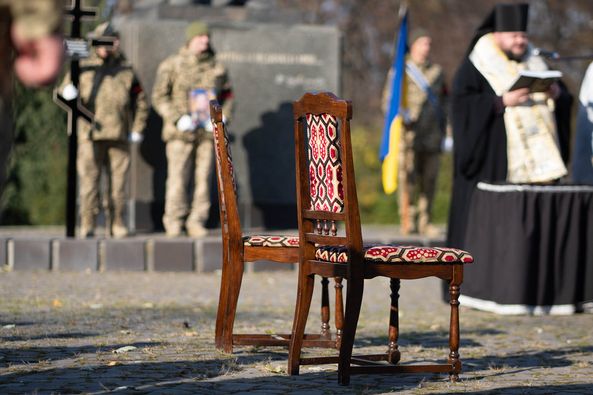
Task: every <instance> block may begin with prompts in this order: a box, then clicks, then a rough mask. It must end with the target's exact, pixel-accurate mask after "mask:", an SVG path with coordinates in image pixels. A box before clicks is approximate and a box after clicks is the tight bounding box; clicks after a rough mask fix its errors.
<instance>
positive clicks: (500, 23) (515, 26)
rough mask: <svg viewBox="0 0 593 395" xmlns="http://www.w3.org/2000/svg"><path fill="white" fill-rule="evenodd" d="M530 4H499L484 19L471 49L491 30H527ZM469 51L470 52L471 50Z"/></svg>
mask: <svg viewBox="0 0 593 395" xmlns="http://www.w3.org/2000/svg"><path fill="white" fill-rule="evenodd" d="M528 13H529V4H526V3H516V4H497V5H495V6H494V8H493V9H492V11H491V12H490V14H488V16H487V17H486V19H484V21H483V22H482V24H481V25H480V27H479V28H478V30H476V34H475V35H474V38H473V39H472V42H471V44H470V46H469V51H471V49H472V48H473V47H474V45H475V44H476V42H477V41H478V40H479V39H480V37H482V36H483V35H485V34H487V33H491V32H526V31H527V17H528ZM469 51H468V52H469Z"/></svg>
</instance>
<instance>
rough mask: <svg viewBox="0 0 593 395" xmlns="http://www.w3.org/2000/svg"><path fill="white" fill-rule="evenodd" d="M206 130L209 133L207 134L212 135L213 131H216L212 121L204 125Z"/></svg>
mask: <svg viewBox="0 0 593 395" xmlns="http://www.w3.org/2000/svg"><path fill="white" fill-rule="evenodd" d="M204 130H205V131H207V132H210V133H212V131H213V130H214V126H213V125H212V122H211V121H206V122H205V123H204Z"/></svg>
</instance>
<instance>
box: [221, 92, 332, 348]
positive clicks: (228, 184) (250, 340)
mask: <svg viewBox="0 0 593 395" xmlns="http://www.w3.org/2000/svg"><path fill="white" fill-rule="evenodd" d="M210 116H211V120H212V124H213V132H214V143H215V153H216V155H215V157H216V174H217V184H218V199H219V209H220V223H221V229H222V248H223V262H222V278H221V284H220V296H219V302H218V312H217V315H216V330H215V342H216V347H217V348H218V349H221V350H223V351H225V352H228V353H230V352H232V351H233V345H259V346H288V344H289V339H290V334H273V335H271V334H264V333H260V334H236V333H234V331H233V328H234V322H235V315H236V311H237V303H238V299H239V291H240V289H241V282H242V279H243V272H244V268H245V262H254V261H258V260H267V261H273V262H278V263H295V262H298V260H299V248H298V245H299V238H298V236H285V235H282V236H272V235H263V236H244V235H243V234H242V231H241V222H240V220H239V211H238V208H237V195H236V185H235V179H234V169H233V162H232V156H231V150H230V145H229V140H228V135H227V132H226V127H225V125H224V122H223V120H222V108H221V107H220V106H219V105H218V103H217V102H216V101H215V100H213V101H211V102H210ZM328 283H329V281H328V280H327V278H323V279H322V293H321V296H322V298H321V321H322V323H321V332H320V333H319V334H311V335H305V346H315V347H331V348H336V347H337V344H338V342H339V338H340V335H341V327H342V323H343V313H342V311H343V307H342V306H343V304H342V285H341V279H336V284H335V290H336V300H335V303H336V306H337V308H336V318H335V320H336V321H335V322H336V333H335V335H336V336H335V337H332V334H331V331H330V326H329V316H330V308H329V291H328Z"/></svg>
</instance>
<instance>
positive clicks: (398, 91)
mask: <svg viewBox="0 0 593 395" xmlns="http://www.w3.org/2000/svg"><path fill="white" fill-rule="evenodd" d="M407 44H408V12H407V10H406V11H404V14H403V17H402V19H401V23H400V27H399V33H398V35H397V44H396V48H395V56H394V58H393V64H392V65H391V75H392V76H393V78H392V80H391V90H390V92H391V97H390V100H389V103H388V107H387V112H386V116H385V126H384V128H383V140H382V142H381V149H380V151H379V155H380V158H381V160H382V161H383V164H382V180H383V190H384V191H385V193H386V194H392V193H393V192H395V191H396V190H397V173H398V162H399V146H400V139H401V135H402V131H403V127H404V122H403V111H402V109H403V108H404V107H405V92H404V87H405V84H404V78H405V75H406V61H405V57H406V52H407V47H408V45H407Z"/></svg>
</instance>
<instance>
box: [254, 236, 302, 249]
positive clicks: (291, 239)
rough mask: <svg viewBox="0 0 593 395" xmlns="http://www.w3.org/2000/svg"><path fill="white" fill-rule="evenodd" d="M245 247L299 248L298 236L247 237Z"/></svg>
mask: <svg viewBox="0 0 593 395" xmlns="http://www.w3.org/2000/svg"><path fill="white" fill-rule="evenodd" d="M243 245H246V246H250V247H298V246H299V237H298V236H271V235H264V236H246V237H243Z"/></svg>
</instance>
